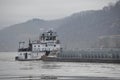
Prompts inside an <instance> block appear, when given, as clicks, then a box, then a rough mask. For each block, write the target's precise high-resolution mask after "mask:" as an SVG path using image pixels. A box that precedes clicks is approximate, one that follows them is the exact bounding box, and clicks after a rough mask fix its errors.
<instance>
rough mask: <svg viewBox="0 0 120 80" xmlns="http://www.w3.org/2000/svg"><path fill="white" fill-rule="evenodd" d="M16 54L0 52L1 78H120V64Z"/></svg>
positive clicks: (30, 79)
mask: <svg viewBox="0 0 120 80" xmlns="http://www.w3.org/2000/svg"><path fill="white" fill-rule="evenodd" d="M16 55H17V52H1V53H0V80H41V79H42V80H49V79H57V80H120V64H112V63H83V62H44V61H15V60H14V58H15V56H16Z"/></svg>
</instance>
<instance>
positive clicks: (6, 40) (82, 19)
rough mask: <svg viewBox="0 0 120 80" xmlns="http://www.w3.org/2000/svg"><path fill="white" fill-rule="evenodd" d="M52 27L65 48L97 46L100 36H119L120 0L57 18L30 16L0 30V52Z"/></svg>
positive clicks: (13, 47) (33, 37) (12, 49)
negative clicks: (46, 18) (44, 18)
mask: <svg viewBox="0 0 120 80" xmlns="http://www.w3.org/2000/svg"><path fill="white" fill-rule="evenodd" d="M50 28H54V30H55V31H57V32H58V34H59V36H60V40H61V42H62V44H63V46H64V47H67V48H68V49H74V48H75V49H81V48H90V47H96V41H97V39H98V38H99V37H100V36H105V35H120V1H118V2H117V3H116V4H115V5H112V6H108V7H104V8H103V9H102V10H96V11H93V10H91V11H84V12H80V13H75V14H72V15H71V16H68V17H65V18H63V19H59V20H49V21H46V20H41V19H32V20H29V21H26V22H23V23H19V24H15V25H12V26H10V27H8V28H5V29H2V30H0V51H17V48H18V42H19V41H24V40H25V41H28V40H29V38H30V39H37V38H39V34H40V33H41V30H40V29H43V30H44V31H45V30H49V29H50Z"/></svg>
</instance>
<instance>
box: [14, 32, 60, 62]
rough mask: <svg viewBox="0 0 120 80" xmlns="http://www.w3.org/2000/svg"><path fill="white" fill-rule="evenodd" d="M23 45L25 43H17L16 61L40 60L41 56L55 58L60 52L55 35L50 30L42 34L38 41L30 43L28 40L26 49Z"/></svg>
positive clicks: (58, 42)
mask: <svg viewBox="0 0 120 80" xmlns="http://www.w3.org/2000/svg"><path fill="white" fill-rule="evenodd" d="M24 43H25V42H19V49H18V56H16V58H15V59H16V60H20V61H26V60H40V59H41V56H43V55H49V56H54V57H55V56H56V55H57V54H59V53H60V51H61V47H60V41H59V40H58V36H57V33H56V32H53V31H52V30H49V31H47V32H44V33H42V34H41V35H40V37H39V40H35V41H32V42H31V41H30V40H29V46H28V47H27V48H24V47H23V45H24ZM21 46H22V47H21Z"/></svg>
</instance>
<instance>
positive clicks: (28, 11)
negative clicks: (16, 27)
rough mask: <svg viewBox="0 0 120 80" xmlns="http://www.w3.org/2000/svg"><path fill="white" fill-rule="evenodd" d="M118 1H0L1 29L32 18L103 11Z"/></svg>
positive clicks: (50, 17)
mask: <svg viewBox="0 0 120 80" xmlns="http://www.w3.org/2000/svg"><path fill="white" fill-rule="evenodd" d="M116 1H117V0H0V29H2V28H3V27H6V26H10V25H12V24H16V23H20V22H24V21H26V20H29V19H32V18H40V19H46V20H51V19H58V18H62V17H65V16H69V15H71V14H72V13H75V12H80V11H85V10H97V9H102V8H103V7H104V6H107V5H109V4H110V3H115V2H116Z"/></svg>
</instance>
